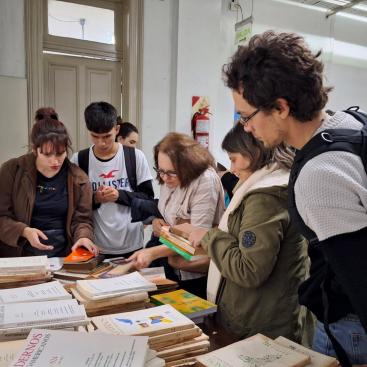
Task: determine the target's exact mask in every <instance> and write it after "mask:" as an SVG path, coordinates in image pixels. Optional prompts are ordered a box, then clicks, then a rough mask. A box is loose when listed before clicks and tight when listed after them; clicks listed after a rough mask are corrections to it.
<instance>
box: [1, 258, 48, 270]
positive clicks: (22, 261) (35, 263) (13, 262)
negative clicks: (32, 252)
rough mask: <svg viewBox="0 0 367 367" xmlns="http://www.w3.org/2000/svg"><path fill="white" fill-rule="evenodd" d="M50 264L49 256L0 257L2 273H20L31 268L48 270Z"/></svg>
mask: <svg viewBox="0 0 367 367" xmlns="http://www.w3.org/2000/svg"><path fill="white" fill-rule="evenodd" d="M48 266H49V261H48V258H47V256H24V257H3V258H0V274H9V272H14V273H16V274H19V273H21V272H25V271H29V270H46V269H47V268H48Z"/></svg>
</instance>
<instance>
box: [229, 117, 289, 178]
mask: <svg viewBox="0 0 367 367" xmlns="http://www.w3.org/2000/svg"><path fill="white" fill-rule="evenodd" d="M222 149H223V150H225V151H226V152H227V153H240V154H241V155H242V156H244V157H246V158H248V159H249V160H250V167H249V169H250V170H251V171H252V172H255V171H257V170H259V169H261V168H263V167H264V166H266V165H269V164H272V163H277V164H278V166H279V167H280V168H283V169H286V170H289V169H290V168H291V167H292V164H293V159H294V150H293V149H292V148H290V147H289V146H287V145H285V144H284V143H282V144H280V145H278V146H276V147H275V148H265V147H264V145H263V144H262V143H261V142H260V141H259V140H256V139H255V138H254V137H253V135H252V134H250V133H247V132H245V130H244V129H243V125H241V124H240V123H237V124H236V125H235V126H234V127H233V128H232V129H231V130H230V131H228V133H227V134H226V136H225V137H224V139H223V142H222Z"/></svg>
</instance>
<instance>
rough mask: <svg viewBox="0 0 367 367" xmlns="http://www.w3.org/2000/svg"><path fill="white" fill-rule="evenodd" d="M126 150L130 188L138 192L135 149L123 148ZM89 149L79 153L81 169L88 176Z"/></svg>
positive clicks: (125, 156)
mask: <svg viewBox="0 0 367 367" xmlns="http://www.w3.org/2000/svg"><path fill="white" fill-rule="evenodd" d="M122 147H123V149H124V158H125V166H126V172H127V178H128V179H129V184H130V187H131V189H132V190H133V191H135V192H136V191H137V188H138V184H137V178H136V157H135V148H132V147H128V146H126V145H123V146H122ZM89 149H90V148H87V149H83V150H81V151H79V153H78V164H79V167H80V168H81V169H82V170H83V171H84V172H85V173H86V174H87V175H88V172H89Z"/></svg>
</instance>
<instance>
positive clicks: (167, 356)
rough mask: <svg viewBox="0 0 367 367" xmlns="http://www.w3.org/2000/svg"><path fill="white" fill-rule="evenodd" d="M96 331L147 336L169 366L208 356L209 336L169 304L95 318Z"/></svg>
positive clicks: (152, 347)
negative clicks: (206, 354)
mask: <svg viewBox="0 0 367 367" xmlns="http://www.w3.org/2000/svg"><path fill="white" fill-rule="evenodd" d="M92 324H94V325H95V327H96V329H97V331H101V332H103V333H109V334H114V335H135V336H136V335H146V336H149V339H148V345H149V347H150V348H151V349H153V350H154V351H155V352H156V355H157V357H159V358H162V359H164V360H165V363H166V366H167V367H170V366H176V365H179V364H181V362H182V360H187V359H191V360H192V361H194V357H195V356H197V355H199V354H203V353H206V352H207V351H208V349H209V337H208V336H207V335H205V334H203V332H202V330H201V329H200V328H199V327H198V326H196V325H195V323H194V322H193V321H192V320H190V319H189V318H187V317H186V316H184V315H183V314H181V313H180V312H178V311H177V310H175V309H174V308H173V307H172V306H170V305H164V306H158V307H153V308H148V309H145V310H139V311H133V312H125V313H119V314H112V315H104V316H98V317H93V318H92Z"/></svg>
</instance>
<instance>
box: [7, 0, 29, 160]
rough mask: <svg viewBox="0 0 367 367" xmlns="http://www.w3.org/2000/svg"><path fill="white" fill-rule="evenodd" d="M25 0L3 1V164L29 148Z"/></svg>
mask: <svg viewBox="0 0 367 367" xmlns="http://www.w3.org/2000/svg"><path fill="white" fill-rule="evenodd" d="M25 74H26V72H25V47H24V0H1V1H0V131H1V134H0V164H1V163H2V162H4V161H6V160H7V159H9V158H11V157H15V156H17V155H21V154H22V153H24V152H25V151H26V144H27V142H28V121H27V81H26V78H25Z"/></svg>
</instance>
